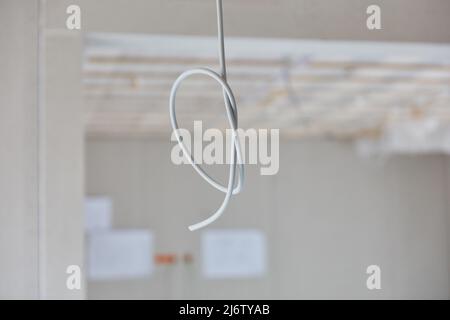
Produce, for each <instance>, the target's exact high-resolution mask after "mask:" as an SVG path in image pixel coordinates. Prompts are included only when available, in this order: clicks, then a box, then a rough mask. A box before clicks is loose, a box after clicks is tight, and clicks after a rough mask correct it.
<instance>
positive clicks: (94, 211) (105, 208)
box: [84, 196, 112, 232]
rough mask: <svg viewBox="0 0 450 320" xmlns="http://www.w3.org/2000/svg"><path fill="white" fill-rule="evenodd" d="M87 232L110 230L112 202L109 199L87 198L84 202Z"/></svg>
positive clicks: (100, 197) (101, 197)
mask: <svg viewBox="0 0 450 320" xmlns="http://www.w3.org/2000/svg"><path fill="white" fill-rule="evenodd" d="M84 207H85V227H86V231H87V232H93V231H96V230H105V229H110V228H111V216H112V200H111V198H109V197H104V196H99V197H87V198H86V199H85V202H84Z"/></svg>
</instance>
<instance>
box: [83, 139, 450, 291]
mask: <svg viewBox="0 0 450 320" xmlns="http://www.w3.org/2000/svg"><path fill="white" fill-rule="evenodd" d="M170 149H171V145H170V144H169V143H166V142H161V141H159V140H151V139H150V140H137V139H136V140H135V139H106V138H104V139H102V138H91V139H89V141H88V143H87V153H86V169H87V173H86V177H87V193H88V194H90V195H109V196H111V197H112V199H113V201H114V216H113V225H114V227H115V228H148V229H150V230H152V231H154V233H155V241H156V244H155V246H156V248H155V251H156V252H157V253H178V254H182V253H186V252H187V253H192V254H193V255H194V264H193V265H185V264H182V263H180V264H177V265H175V266H160V267H158V268H157V269H156V272H155V274H154V276H153V277H151V278H149V279H142V280H133V281H125V280H124V281H116V282H89V283H88V297H89V298H106V297H109V298H119V297H120V298H226V299H229V298H448V297H449V269H450V268H449V244H448V242H447V241H448V240H447V235H448V231H449V228H448V224H447V219H448V212H447V204H446V201H447V198H448V197H447V194H446V190H445V188H444V186H445V184H446V175H445V172H446V170H447V169H446V160H445V158H444V157H442V156H438V155H436V156H433V155H430V156H412V157H393V158H390V159H386V160H385V161H381V160H374V159H372V160H368V159H360V158H358V157H357V156H356V155H355V153H354V150H353V149H352V148H351V146H349V145H346V144H340V143H331V142H324V141H309V142H293V141H292V142H283V143H282V145H281V149H280V157H281V159H280V160H281V161H280V172H279V174H278V175H276V176H272V177H268V176H260V175H259V174H258V170H257V168H256V167H254V166H252V167H249V168H248V172H247V181H246V188H245V191H244V192H243V193H242V194H241V195H239V196H237V197H235V198H234V199H233V201H232V203H231V205H230V207H229V209H227V211H226V213H225V215H224V216H223V217H222V218H221V219H220V220H219V221H218V222H217V223H215V224H214V225H213V226H211V228H247V227H251V228H258V229H260V230H262V231H263V232H264V233H265V234H266V236H267V239H268V245H269V247H268V250H269V251H268V253H269V273H268V275H267V276H266V277H264V278H262V279H259V280H250V279H249V280H228V281H214V280H205V279H203V278H202V276H201V274H200V268H199V259H200V256H199V233H191V232H189V231H187V229H186V226H187V225H188V224H190V223H192V222H196V221H199V220H200V219H201V218H202V217H206V216H207V215H208V214H209V213H210V212H211V210H213V209H214V208H216V207H217V206H218V205H219V204H220V201H221V198H222V196H223V195H222V194H220V193H218V192H216V191H214V190H212V189H211V188H210V187H209V186H207V185H205V184H204V183H203V181H202V180H201V179H200V178H199V177H198V176H196V174H195V173H194V172H193V170H192V168H190V167H189V166H181V167H177V166H174V165H172V164H171V162H170ZM209 169H213V172H214V173H215V174H217V175H218V176H222V177H223V173H224V172H221V170H222V169H223V168H220V169H218V168H216V167H215V168H209ZM224 171H225V170H224ZM370 264H378V265H380V267H381V268H382V290H381V291H369V290H367V289H366V287H365V281H366V278H367V275H366V273H365V270H366V267H367V266H368V265H370Z"/></svg>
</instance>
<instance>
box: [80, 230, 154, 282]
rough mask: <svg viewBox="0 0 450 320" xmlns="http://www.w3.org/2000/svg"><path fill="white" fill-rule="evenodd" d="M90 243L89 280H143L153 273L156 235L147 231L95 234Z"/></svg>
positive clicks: (90, 236) (92, 234) (90, 237)
mask: <svg viewBox="0 0 450 320" xmlns="http://www.w3.org/2000/svg"><path fill="white" fill-rule="evenodd" d="M88 240H89V241H88V243H89V249H88V277H89V279H92V280H109V279H112V280H114V279H130V278H143V277H146V276H148V275H150V274H151V273H152V271H153V236H152V234H151V233H150V232H149V231H147V230H118V231H105V232H98V233H91V234H89V238H88Z"/></svg>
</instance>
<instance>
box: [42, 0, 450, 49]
mask: <svg viewBox="0 0 450 320" xmlns="http://www.w3.org/2000/svg"><path fill="white" fill-rule="evenodd" d="M45 2H46V4H47V13H46V14H47V27H48V28H50V29H64V28H65V19H66V14H65V11H66V7H67V6H68V5H70V4H79V5H80V7H81V9H82V30H83V31H84V32H116V33H117V32H122V33H147V34H183V35H202V36H213V35H215V33H216V21H215V19H216V16H215V1H214V0H95V1H92V0H45ZM371 4H377V5H379V6H380V7H381V10H382V30H376V31H369V30H368V29H367V28H366V18H367V15H366V8H367V7H368V6H369V5H371ZM224 12H225V31H226V34H227V35H228V36H235V37H263V38H295V39H299V38H301V39H329V40H369V41H408V42H410V41H418V42H450V19H449V15H450V1H448V0H426V1H425V0H224Z"/></svg>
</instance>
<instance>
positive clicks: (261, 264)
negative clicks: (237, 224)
mask: <svg viewBox="0 0 450 320" xmlns="http://www.w3.org/2000/svg"><path fill="white" fill-rule="evenodd" d="M201 246H202V272H203V274H204V276H205V277H207V278H247V277H248V278H254V277H261V276H264V274H265V273H266V269H267V257H266V256H267V255H266V239H265V236H264V234H263V233H262V232H261V231H259V230H208V231H204V232H203V233H202V238H201Z"/></svg>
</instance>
